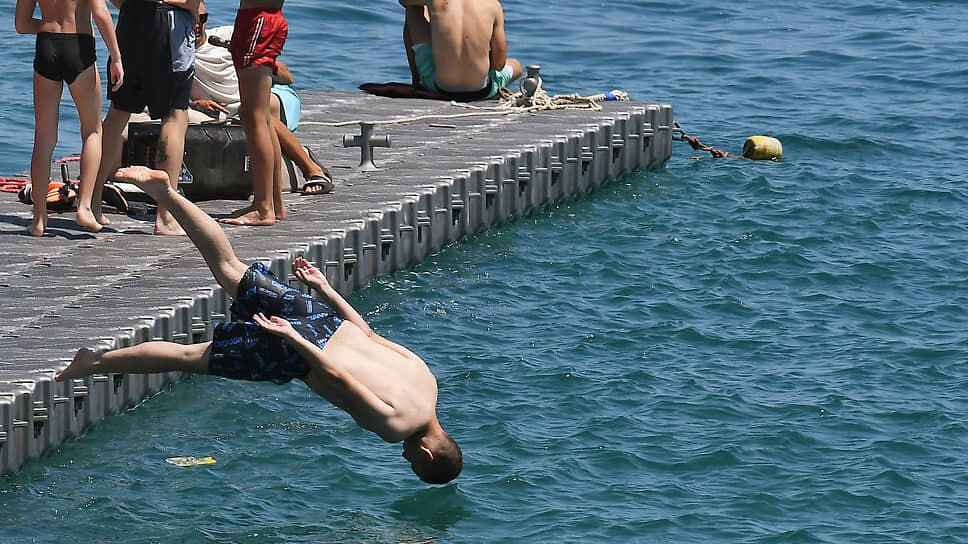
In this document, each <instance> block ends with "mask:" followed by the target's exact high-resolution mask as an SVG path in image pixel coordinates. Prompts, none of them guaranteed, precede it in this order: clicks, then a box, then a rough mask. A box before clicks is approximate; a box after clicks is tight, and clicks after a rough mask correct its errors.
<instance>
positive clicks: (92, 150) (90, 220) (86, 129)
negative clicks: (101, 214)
mask: <svg viewBox="0 0 968 544" xmlns="http://www.w3.org/2000/svg"><path fill="white" fill-rule="evenodd" d="M67 88H68V90H70V92H71V98H73V99H74V106H76V107H77V115H78V117H79V119H80V122H81V175H80V179H81V184H80V189H79V190H78V198H77V224H78V225H80V226H81V227H82V228H84V229H85V230H89V231H92V232H97V231H99V230H101V224H100V223H99V222H98V221H97V219H95V217H94V213H93V212H92V210H91V198H92V197H93V195H94V186H95V183H96V181H97V172H98V168H99V166H100V164H101V130H102V129H101V76H100V75H99V74H98V71H97V66H95V65H92V66H90V67H88V69H87V70H85V71H84V72H82V73H81V74H80V75H79V76H77V79H75V80H74V82H73V83H71V84H70V85H68V86H67ZM98 198H100V196H99V197H98Z"/></svg>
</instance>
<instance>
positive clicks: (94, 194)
mask: <svg viewBox="0 0 968 544" xmlns="http://www.w3.org/2000/svg"><path fill="white" fill-rule="evenodd" d="M130 118H131V114H130V113H128V112H126V111H121V110H119V109H117V108H115V107H114V105H113V104H112V105H111V106H110V107H109V108H108V114H107V115H105V116H104V122H103V123H102V124H101V163H100V165H98V169H97V178H96V179H95V181H94V190H93V191H91V214H92V215H94V219H96V220H97V222H98V223H100V224H102V225H110V224H111V221H109V220H108V218H107V217H105V216H104V213H103V212H102V210H101V198H102V195H103V193H104V183H105V182H106V181H107V180H108V176H110V175H111V174H113V173H114V172H115V171H116V170H117V169H118V167H119V166H121V144H122V136H121V135H122V133H123V132H124V130H125V127H127V126H128V119H130Z"/></svg>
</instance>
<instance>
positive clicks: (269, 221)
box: [220, 210, 276, 227]
mask: <svg viewBox="0 0 968 544" xmlns="http://www.w3.org/2000/svg"><path fill="white" fill-rule="evenodd" d="M220 222H221V223H225V224H226V225H249V226H259V227H271V226H272V225H275V224H276V216H275V214H274V213H262V212H260V211H259V210H252V211H250V212H248V213H245V214H243V215H240V216H238V217H227V218H225V219H222V220H220Z"/></svg>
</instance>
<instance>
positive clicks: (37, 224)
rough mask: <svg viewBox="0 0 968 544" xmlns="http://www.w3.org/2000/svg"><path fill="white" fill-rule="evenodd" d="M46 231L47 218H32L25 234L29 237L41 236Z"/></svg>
mask: <svg viewBox="0 0 968 544" xmlns="http://www.w3.org/2000/svg"><path fill="white" fill-rule="evenodd" d="M46 231H47V217H46V216H45V217H34V219H33V221H31V222H30V226H29V227H27V234H30V235H31V236H43V235H44V232H46Z"/></svg>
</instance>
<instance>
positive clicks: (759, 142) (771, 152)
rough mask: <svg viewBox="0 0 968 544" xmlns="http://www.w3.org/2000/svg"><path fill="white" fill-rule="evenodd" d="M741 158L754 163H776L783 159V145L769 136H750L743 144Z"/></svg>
mask: <svg viewBox="0 0 968 544" xmlns="http://www.w3.org/2000/svg"><path fill="white" fill-rule="evenodd" d="M743 156H744V157H746V158H747V159H753V160H754V161H776V160H780V158H781V157H783V144H781V143H780V140H777V139H776V138H771V137H769V136H750V137H749V138H747V139H746V142H744V143H743Z"/></svg>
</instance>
